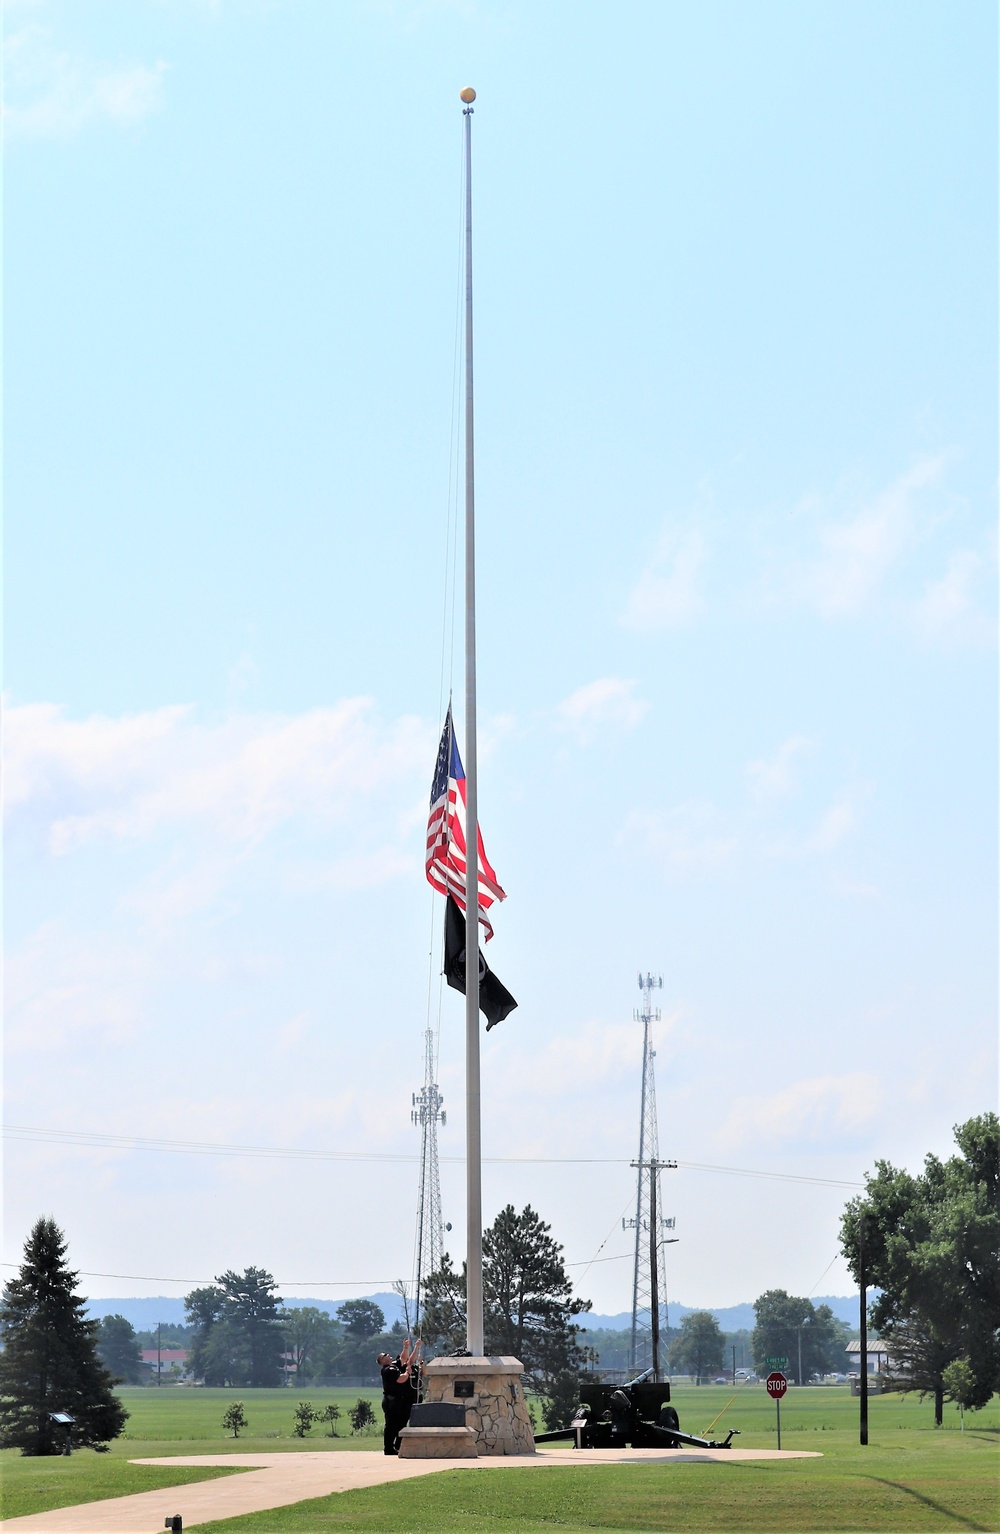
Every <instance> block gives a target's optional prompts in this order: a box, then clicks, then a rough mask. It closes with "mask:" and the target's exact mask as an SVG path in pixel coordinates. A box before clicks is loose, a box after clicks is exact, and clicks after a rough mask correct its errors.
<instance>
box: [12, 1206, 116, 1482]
mask: <svg viewBox="0 0 1000 1534" xmlns="http://www.w3.org/2000/svg"><path fill="white" fill-rule="evenodd" d="M65 1256H66V1240H65V1237H64V1236H63V1233H62V1231H61V1230H60V1229H59V1227H58V1225H56V1223H55V1221H54V1220H46V1219H41V1220H39V1221H38V1222H37V1223H36V1225H35V1227H34V1229H33V1230H32V1232H31V1235H30V1236H29V1237H28V1239H27V1241H26V1242H25V1245H24V1262H23V1264H22V1266H21V1271H20V1273H19V1274H18V1276H17V1278H14V1279H12V1280H11V1281H10V1283H9V1284H7V1285H6V1286H5V1288H4V1291H3V1300H2V1302H0V1331H2V1334H3V1344H4V1350H3V1353H2V1354H0V1447H2V1448H5V1449H20V1450H21V1453H22V1454H59V1453H61V1452H62V1448H63V1444H64V1442H65V1436H64V1430H63V1428H62V1427H61V1426H60V1425H59V1424H58V1423H55V1422H53V1421H52V1419H51V1416H50V1413H51V1412H66V1413H67V1415H69V1416H70V1417H72V1418H73V1423H74V1425H73V1428H72V1429H71V1432H72V1441H73V1444H74V1445H75V1446H77V1447H86V1446H88V1445H92V1444H105V1443H107V1442H108V1440H109V1439H111V1438H117V1437H118V1435H119V1433H121V1431H122V1429H123V1428H124V1426H125V1422H126V1420H127V1418H128V1412H127V1411H126V1410H125V1408H124V1407H123V1406H122V1404H121V1402H120V1401H119V1400H118V1399H117V1398H116V1396H115V1394H114V1391H113V1389H112V1383H113V1382H112V1378H111V1375H110V1373H109V1372H108V1370H107V1369H105V1367H104V1365H103V1364H102V1363H101V1361H100V1359H99V1358H98V1356H97V1335H98V1323H97V1322H96V1321H88V1320H87V1318H86V1315H85V1314H84V1301H83V1300H82V1299H81V1298H80V1296H79V1295H78V1294H77V1293H76V1281H77V1278H78V1276H79V1275H78V1274H76V1273H73V1272H71V1271H70V1270H69V1269H68V1268H67V1267H66V1265H65V1261H64V1258H65Z"/></svg>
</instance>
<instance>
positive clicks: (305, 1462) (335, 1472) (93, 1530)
mask: <svg viewBox="0 0 1000 1534" xmlns="http://www.w3.org/2000/svg"><path fill="white" fill-rule="evenodd" d="M820 1457H821V1456H820V1455H818V1454H812V1453H805V1452H802V1451H799V1450H792V1451H785V1450H783V1451H782V1452H781V1453H780V1454H779V1452H778V1450H777V1449H736V1448H733V1449H691V1450H683V1451H682V1450H679V1449H585V1450H583V1451H582V1452H577V1451H576V1450H574V1449H540V1450H539V1451H538V1453H537V1454H535V1455H524V1456H523V1457H517V1458H513V1457H512V1458H509V1459H504V1458H489V1459H391V1458H387V1457H386V1456H385V1455H383V1454H375V1453H372V1452H371V1451H369V1450H356V1449H353V1450H352V1449H345V1450H337V1451H331V1450H323V1451H314V1450H305V1451H303V1452H301V1453H290V1454H188V1455H175V1456H171V1457H169V1458H166V1459H137V1460H133V1461H132V1463H133V1464H136V1465H231V1466H234V1467H245V1469H244V1473H243V1474H241V1475H229V1476H223V1477H222V1478H221V1479H219V1480H216V1481H201V1482H194V1483H193V1484H189V1485H186V1486H178V1487H177V1489H176V1490H175V1491H171V1490H170V1489H169V1488H167V1489H166V1490H161V1491H141V1492H137V1493H135V1494H134V1495H133V1496H130V1497H114V1498H112V1499H111V1500H109V1501H106V1502H81V1503H78V1504H77V1506H75V1507H61V1508H57V1509H55V1510H54V1511H53V1512H50V1513H29V1514H28V1516H27V1517H24V1518H8V1519H6V1520H5V1522H3V1523H0V1534H8V1531H9V1534H22V1531H23V1534H153V1531H154V1530H156V1531H159V1530H162V1528H163V1521H164V1519H165V1518H167V1517H170V1516H172V1515H173V1514H174V1513H180V1514H181V1516H182V1518H183V1519H184V1530H185V1534H188V1531H190V1530H194V1529H197V1528H200V1527H201V1525H202V1524H205V1523H211V1522H213V1521H214V1520H215V1519H217V1518H236V1517H239V1516H240V1515H242V1514H246V1513H258V1512H263V1511H264V1510H265V1509H266V1508H269V1507H287V1506H288V1505H289V1503H292V1502H304V1501H306V1500H307V1499H308V1498H310V1497H326V1496H329V1495H330V1493H331V1492H335V1491H356V1490H358V1489H359V1488H360V1487H364V1486H381V1485H383V1484H384V1483H385V1482H388V1481H407V1480H410V1479H412V1478H413V1477H414V1476H418V1475H433V1474H435V1473H436V1472H437V1471H439V1470H515V1469H518V1470H531V1469H545V1468H553V1467H558V1466H560V1465H577V1466H579V1465H621V1464H649V1463H650V1462H651V1461H652V1462H656V1461H662V1462H663V1463H664V1464H671V1465H676V1464H684V1463H690V1462H691V1461H692V1460H700V1461H706V1460H709V1461H716V1462H718V1463H720V1464H731V1463H732V1462H733V1461H734V1460H748V1459H751V1460H753V1459H819V1458H820Z"/></svg>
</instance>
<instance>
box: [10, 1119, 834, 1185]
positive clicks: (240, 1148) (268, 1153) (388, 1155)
mask: <svg viewBox="0 0 1000 1534" xmlns="http://www.w3.org/2000/svg"><path fill="white" fill-rule="evenodd" d="M3 1134H4V1136H5V1137H6V1138H8V1139H11V1140H22V1141H35V1142H41V1143H49V1144H54V1145H78V1146H90V1147H92V1148H94V1149H97V1150H116V1151H128V1150H141V1151H164V1152H169V1153H173V1154H179V1155H196V1156H236V1157H239V1156H246V1157H249V1158H264V1159H267V1158H270V1159H273V1160H279V1161H285V1160H294V1161H354V1162H359V1163H363V1162H372V1163H376V1164H379V1163H387V1164H389V1163H395V1164H399V1163H407V1162H409V1163H412V1162H415V1161H417V1160H418V1159H419V1158H418V1157H417V1155H416V1154H414V1153H412V1152H400V1151H360V1150H307V1149H304V1148H301V1147H294V1146H277V1145H239V1144H228V1143H225V1142H220V1141H214V1140H213V1141H203V1140H168V1139H154V1138H150V1137H148V1136H143V1135H119V1134H103V1133H100V1132H98V1131H96V1130H95V1131H91V1130H75V1129H49V1128H43V1127H40V1126H35V1125H27V1124H5V1125H4V1126H3ZM482 1159H483V1162H484V1164H490V1165H493V1166H630V1165H631V1164H632V1159H633V1158H632V1157H630V1156H484V1157H483V1158H482ZM441 1160H442V1161H445V1162H448V1163H451V1164H455V1165H464V1163H465V1157H464V1156H442V1157H441ZM676 1165H677V1168H678V1169H679V1170H681V1171H688V1172H710V1173H714V1174H721V1175H724V1176H730V1177H756V1178H764V1179H765V1180H767V1181H772V1182H789V1183H799V1184H801V1185H802V1186H804V1187H822V1188H851V1189H853V1188H861V1187H863V1186H864V1184H863V1183H857V1182H848V1181H846V1180H845V1179H843V1178H835V1177H810V1176H806V1175H803V1174H801V1173H796V1172H767V1171H763V1170H760V1169H755V1168H752V1167H734V1166H715V1165H712V1164H711V1163H709V1162H704V1161H682V1160H677V1162H676ZM630 1203H631V1200H630Z"/></svg>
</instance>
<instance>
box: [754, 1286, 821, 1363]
mask: <svg viewBox="0 0 1000 1534" xmlns="http://www.w3.org/2000/svg"><path fill="white" fill-rule="evenodd" d="M753 1308H754V1313H755V1315H756V1317H757V1325H756V1326H755V1327H754V1329H753V1335H752V1337H751V1339H750V1346H751V1350H752V1352H753V1361H754V1368H755V1369H756V1370H757V1372H758V1373H759V1374H767V1373H768V1371H769V1370H770V1368H771V1365H770V1364H769V1363H768V1359H769V1358H785V1359H787V1360H788V1362H787V1365H785V1366H784V1367H786V1368H787V1369H788V1370H790V1371H791V1373H792V1374H793V1376H795V1377H796V1378H797V1377H798V1372H799V1343H800V1340H801V1344H802V1375H803V1380H807V1379H810V1378H811V1376H812V1375H813V1374H817V1373H819V1374H825V1373H826V1371H827V1370H828V1369H833V1368H835V1367H836V1366H837V1365H838V1364H841V1363H842V1361H843V1360H842V1354H843V1348H844V1341H843V1335H842V1328H841V1326H840V1323H839V1322H838V1321H837V1318H836V1316H835V1315H834V1313H833V1311H832V1310H831V1309H830V1307H829V1305H813V1303H812V1301H811V1300H807V1299H803V1298H802V1297H801V1296H799V1295H795V1294H787V1293H786V1292H785V1290H784V1289H768V1291H767V1292H766V1294H762V1295H761V1296H760V1297H759V1299H756V1300H754V1303H753ZM800 1328H801V1331H800Z"/></svg>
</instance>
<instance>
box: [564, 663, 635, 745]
mask: <svg viewBox="0 0 1000 1534" xmlns="http://www.w3.org/2000/svg"><path fill="white" fill-rule="evenodd" d="M636 685H637V684H636V683H635V682H634V681H625V680H624V679H623V678H622V677H614V676H605V677H599V678H598V679H597V681H596V682H588V683H587V685H586V686H585V687H578V688H577V689H576V691H575V692H574V693H571V694H570V696H569V697H568V698H564V699H563V701H562V702H561V703H560V704H558V706H557V708H556V714H557V716H558V718H559V722H560V724H562V726H563V727H564V728H565V729H569V730H572V731H573V732H574V734H576V735H577V737H578V738H579V739H580V740H582V741H588V740H592V739H593V737H594V736H595V735H596V734H597V733H598V732H599V731H600V730H601V729H603V728H604V727H606V726H608V725H611V726H617V727H620V728H624V729H627V730H631V729H634V727H635V726H636V725H637V724H638V723H639V722H640V720H642V719H644V718H645V716H646V714H647V713H648V712H649V704H648V703H647V702H646V701H645V699H643V698H637V697H635V696H634V694H635V689H636Z"/></svg>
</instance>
